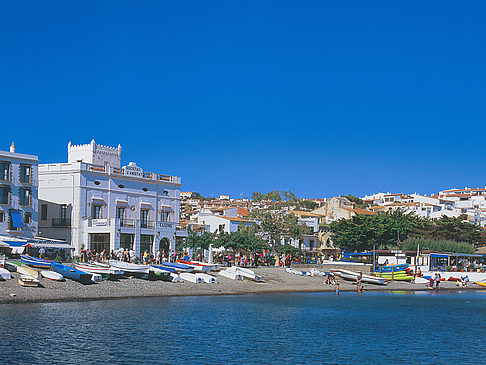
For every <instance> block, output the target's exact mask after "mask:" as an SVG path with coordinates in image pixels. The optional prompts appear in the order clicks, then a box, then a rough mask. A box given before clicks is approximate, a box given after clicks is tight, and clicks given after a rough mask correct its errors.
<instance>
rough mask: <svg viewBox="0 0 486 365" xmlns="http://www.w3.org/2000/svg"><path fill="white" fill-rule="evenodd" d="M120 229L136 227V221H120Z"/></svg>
mask: <svg viewBox="0 0 486 365" xmlns="http://www.w3.org/2000/svg"><path fill="white" fill-rule="evenodd" d="M120 227H129V228H134V227H135V219H125V218H124V219H120Z"/></svg>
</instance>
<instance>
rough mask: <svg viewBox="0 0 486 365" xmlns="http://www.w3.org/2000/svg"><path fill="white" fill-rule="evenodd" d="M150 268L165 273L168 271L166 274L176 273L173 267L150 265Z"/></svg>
mask: <svg viewBox="0 0 486 365" xmlns="http://www.w3.org/2000/svg"><path fill="white" fill-rule="evenodd" d="M150 266H152V267H155V268H157V269H160V270H165V271H168V272H171V273H175V272H176V270H175V269H174V268H173V267H169V266H164V265H150Z"/></svg>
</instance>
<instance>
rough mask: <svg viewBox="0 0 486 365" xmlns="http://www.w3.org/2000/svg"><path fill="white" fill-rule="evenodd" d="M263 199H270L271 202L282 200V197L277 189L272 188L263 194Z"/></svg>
mask: <svg viewBox="0 0 486 365" xmlns="http://www.w3.org/2000/svg"><path fill="white" fill-rule="evenodd" d="M265 200H270V201H273V202H279V201H281V200H282V197H281V196H280V194H279V192H278V191H277V190H272V191H269V192H268V193H266V194H265Z"/></svg>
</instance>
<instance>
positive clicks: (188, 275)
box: [179, 272, 204, 284]
mask: <svg viewBox="0 0 486 365" xmlns="http://www.w3.org/2000/svg"><path fill="white" fill-rule="evenodd" d="M179 276H180V277H181V278H182V279H183V280H184V281H189V282H191V283H196V284H202V283H204V280H203V279H202V278H199V277H197V276H196V274H192V273H190V272H182V273H180V274H179Z"/></svg>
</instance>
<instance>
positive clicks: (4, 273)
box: [0, 267, 12, 280]
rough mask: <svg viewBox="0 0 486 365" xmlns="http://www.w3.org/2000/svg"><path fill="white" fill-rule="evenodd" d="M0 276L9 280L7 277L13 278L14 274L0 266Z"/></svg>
mask: <svg viewBox="0 0 486 365" xmlns="http://www.w3.org/2000/svg"><path fill="white" fill-rule="evenodd" d="M0 278H1V279H3V280H7V279H12V276H11V275H10V272H9V271H8V270H7V269H4V268H3V267H0Z"/></svg>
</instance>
